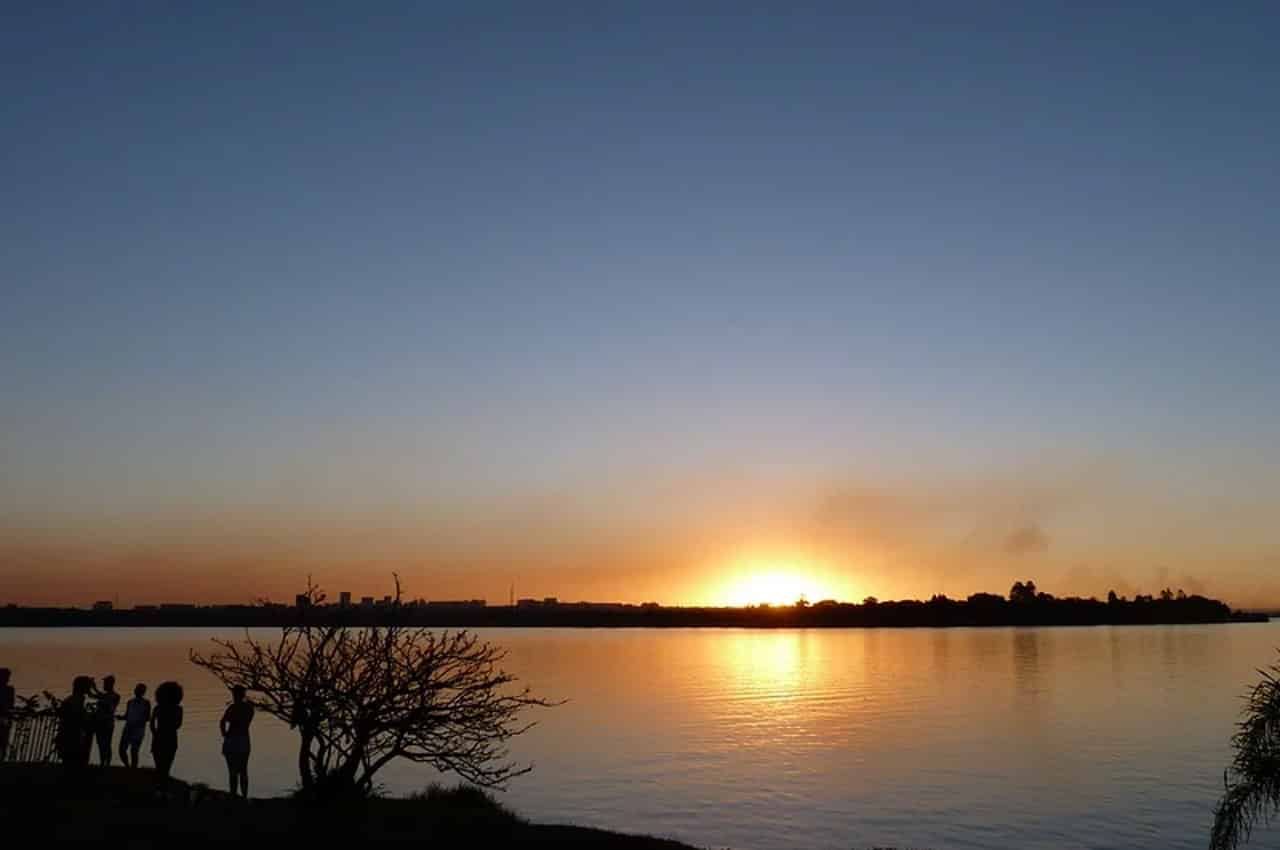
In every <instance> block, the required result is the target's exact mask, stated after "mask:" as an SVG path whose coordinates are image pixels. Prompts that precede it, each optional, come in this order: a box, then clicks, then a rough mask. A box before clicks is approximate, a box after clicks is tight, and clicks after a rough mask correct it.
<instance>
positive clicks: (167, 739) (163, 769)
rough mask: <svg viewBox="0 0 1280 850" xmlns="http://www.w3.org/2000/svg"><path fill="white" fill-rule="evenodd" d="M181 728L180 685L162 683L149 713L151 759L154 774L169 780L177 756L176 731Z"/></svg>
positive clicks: (157, 689)
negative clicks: (153, 760) (154, 704)
mask: <svg viewBox="0 0 1280 850" xmlns="http://www.w3.org/2000/svg"><path fill="white" fill-rule="evenodd" d="M181 728H182V685H179V684H178V683H177V682H162V683H161V684H160V685H158V686H157V687H156V708H155V711H153V712H151V757H152V758H153V759H155V763H156V773H158V774H159V775H160V778H161V779H168V778H169V771H170V770H172V769H173V759H174V757H175V756H176V755H177V754H178V730H179V729H181Z"/></svg>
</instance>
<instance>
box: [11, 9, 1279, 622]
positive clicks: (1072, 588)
mask: <svg viewBox="0 0 1280 850" xmlns="http://www.w3.org/2000/svg"><path fill="white" fill-rule="evenodd" d="M1278 39H1280V13H1278V12H1277V10H1276V8H1275V6H1274V4H1271V3H1265V2H1264V3H1248V2H1242V3H1236V4H1230V6H1229V7H1221V6H1217V5H1213V4H1203V3H1183V2H1175V0H1169V2H1163V3H1150V4H1127V3H1106V4H1092V3H1070V4H1068V3H1037V2H1027V3H984V2H972V3H953V2H924V3H902V2H892V3H850V2H842V3H832V4H823V3H813V4H809V3H776V4H772V3H725V4H718V3H684V2H682V3H662V2H645V3H555V2H547V3H536V4H533V3H512V4H506V3H497V2H493V3H487V2H486V3H476V4H433V3H393V2H386V3H379V4H373V5H372V6H370V4H359V3H327V2H307V3H285V2H281V3H273V4H266V5H263V4H240V3H234V2H227V3H218V4H209V3H144V2H138V3H128V4H108V3H102V4H84V3H67V4H61V3H55V2H40V3H20V4H16V5H14V6H11V7H9V8H7V9H6V13H5V25H4V26H3V27H0V63H2V66H3V67H2V68H0V146H2V150H3V155H2V156H0V185H3V186H4V187H5V188H4V202H3V203H2V204H0V603H4V602H21V603H30V604H69V603H70V604H85V603H86V602H90V601H93V600H95V599H110V598H116V597H117V596H118V597H119V599H120V601H121V603H122V604H126V605H127V604H135V603H149V602H156V601H191V600H194V601H202V602H205V601H210V602H212V601H217V602H224V601H225V602H241V601H248V600H251V599H255V598H260V597H268V596H269V597H273V598H289V597H290V596H291V594H292V593H293V592H295V591H296V590H298V589H299V587H300V585H301V584H303V583H304V582H305V579H306V576H307V575H313V576H315V578H316V579H317V580H318V581H319V582H320V583H321V584H323V585H324V586H325V587H326V588H328V589H329V590H330V591H331V592H334V593H336V592H337V591H339V590H351V591H352V592H353V593H355V595H357V596H359V595H378V596H381V595H382V594H383V593H384V592H388V591H389V590H390V584H391V573H392V572H393V571H394V572H398V573H400V575H401V576H402V577H403V578H404V581H405V585H406V591H407V592H408V593H409V594H411V595H412V596H421V597H424V598H428V599H432V598H434V599H449V598H460V597H481V598H486V599H489V600H490V601H491V602H498V601H505V600H506V599H507V597H508V595H509V593H511V592H512V589H513V586H514V591H515V593H516V595H518V596H538V597H541V596H552V595H554V596H559V597H560V598H562V599H593V600H602V601H603V600H621V601H633V602H639V601H646V600H656V601H660V602H663V603H667V604H725V603H729V602H751V601H763V598H755V597H765V596H786V595H788V594H793V593H805V594H806V595H807V596H809V597H810V598H811V599H812V598H815V597H817V598H825V597H835V598H841V599H861V598H862V597H863V596H866V595H876V596H878V597H880V598H899V597H922V596H924V597H927V596H928V595H931V594H933V593H947V594H949V595H952V596H965V595H967V594H968V593H970V592H973V591H976V590H986V591H995V592H1004V591H1006V590H1007V589H1008V587H1009V585H1010V584H1011V583H1012V582H1013V581H1014V580H1016V579H1026V578H1033V579H1035V580H1036V581H1037V584H1038V585H1039V586H1041V587H1042V588H1043V589H1047V590H1050V591H1051V592H1055V593H1059V594H1068V593H1078V594H1082V595H1091V594H1094V595H1099V596H1101V595H1105V593H1106V592H1107V590H1108V589H1110V588H1116V589H1117V590H1118V591H1119V592H1122V593H1134V592H1153V591H1155V590H1159V589H1160V588H1162V587H1164V586H1171V587H1185V588H1186V589H1187V590H1188V592H1192V591H1195V592H1204V593H1209V594H1212V595H1215V596H1219V597H1221V598H1225V599H1227V600H1228V601H1230V602H1231V603H1233V604H1236V605H1255V604H1256V605H1262V604H1271V605H1280V531H1277V523H1276V521H1275V518H1276V510H1277V508H1278V507H1280V451H1278V449H1277V443H1276V434H1277V432H1280V377H1278V375H1280V370H1277V356H1276V355H1277V343H1276V340H1277V339H1278V338H1280V285H1278V280H1277V272H1276V270H1277V268H1280V218H1278V217H1277V214H1276V210H1277V208H1278V207H1280V169H1277V168H1276V167H1275V152H1276V150H1278V149H1280V112H1278V111H1277V110H1276V108H1275V92H1276V91H1277V90H1280V54H1278V53H1277V51H1276V50H1275V44H1276V42H1277V40H1278ZM770 601H782V600H781V599H771V600H770Z"/></svg>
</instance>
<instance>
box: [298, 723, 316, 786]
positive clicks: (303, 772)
mask: <svg viewBox="0 0 1280 850" xmlns="http://www.w3.org/2000/svg"><path fill="white" fill-rule="evenodd" d="M298 775H299V776H301V777H302V787H303V788H311V787H312V786H314V785H315V784H316V779H315V775H314V774H313V773H312V772H311V735H310V734H309V733H307V732H303V733H302V746H301V747H299V748H298Z"/></svg>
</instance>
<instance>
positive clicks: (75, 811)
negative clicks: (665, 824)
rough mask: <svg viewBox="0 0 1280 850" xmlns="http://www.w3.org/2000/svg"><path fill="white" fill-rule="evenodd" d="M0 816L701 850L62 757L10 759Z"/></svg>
mask: <svg viewBox="0 0 1280 850" xmlns="http://www.w3.org/2000/svg"><path fill="white" fill-rule="evenodd" d="M0 823H3V824H4V832H5V836H6V839H17V838H18V837H20V836H25V837H26V838H27V839H28V840H29V841H31V842H32V843H33V844H36V845H38V844H43V843H44V842H46V841H49V840H54V841H106V842H108V845H109V846H113V847H115V846H129V847H152V846H154V847H165V848H166V850H182V848H183V847H185V846H189V845H191V844H198V843H202V842H207V841H219V842H221V841H237V842H240V843H242V844H246V845H250V846H276V847H280V848H281V850H284V849H285V848H288V847H295V846H300V845H299V842H300V841H301V842H308V843H309V842H316V844H318V845H320V846H341V845H343V844H347V845H348V846H357V847H358V846H360V845H362V844H365V843H367V842H369V841H416V842H419V843H422V844H424V845H425V846H430V847H432V848H449V847H463V848H468V850H470V849H471V848H475V850H480V848H484V847H518V848H525V847H538V848H552V847H571V848H587V847H598V848H602V850H692V848H690V847H689V845H687V844H681V843H680V842H678V841H668V840H665V839H661V838H650V837H647V836H638V835H623V834H621V833H615V832H607V831H605V830H599V829H588V828H585V827H578V826H556V825H550V824H535V823H529V822H527V821H525V820H523V819H521V818H519V817H516V816H515V815H514V814H512V813H511V812H509V811H507V810H506V809H504V808H503V807H502V806H501V805H499V804H498V803H496V802H494V801H493V800H492V799H491V798H490V797H488V796H486V795H484V794H482V793H480V792H478V791H475V790H473V789H466V788H455V789H447V790H442V789H433V790H431V791H429V792H428V793H426V794H424V795H422V796H419V797H416V798H412V799H378V800H371V801H368V802H365V803H361V804H356V805H348V806H326V807H320V806H315V805H307V804H303V803H299V802H297V801H294V800H291V799H288V798H272V799H262V800H257V799H255V800H250V801H248V802H244V801H240V800H236V799H233V798H231V797H230V796H228V795H227V794H226V793H225V792H222V791H215V790H212V789H208V788H205V787H203V786H199V785H189V784H187V783H185V782H180V781H178V780H171V781H170V782H169V783H168V784H167V785H165V786H164V788H163V789H161V788H160V787H159V786H158V785H157V783H156V777H155V774H154V773H152V771H150V770H147V769H141V770H126V769H124V768H119V767H115V768H91V769H90V770H89V772H88V773H87V774H86V775H85V776H84V777H83V779H82V780H81V781H79V782H76V783H69V782H68V781H67V779H66V778H65V776H64V773H63V771H62V769H61V768H60V767H58V766H54V765H3V764H0Z"/></svg>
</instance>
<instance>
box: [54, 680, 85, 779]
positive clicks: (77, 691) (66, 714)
mask: <svg viewBox="0 0 1280 850" xmlns="http://www.w3.org/2000/svg"><path fill="white" fill-rule="evenodd" d="M92 692H93V679H91V678H89V677H88V676H76V677H75V679H74V680H73V681H72V682H71V695H70V696H68V697H67V698H66V699H64V700H63V701H62V703H61V704H60V705H59V706H58V734H57V738H56V740H55V743H56V744H57V748H58V758H59V760H61V761H62V763H63V764H64V765H66V766H67V768H69V769H73V770H74V769H76V768H83V767H87V766H88V764H89V747H90V746H91V743H92V735H93V722H92V721H93V718H92V715H90V714H89V705H88V704H87V702H86V701H87V700H88V698H89V694H90V693H92Z"/></svg>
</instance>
